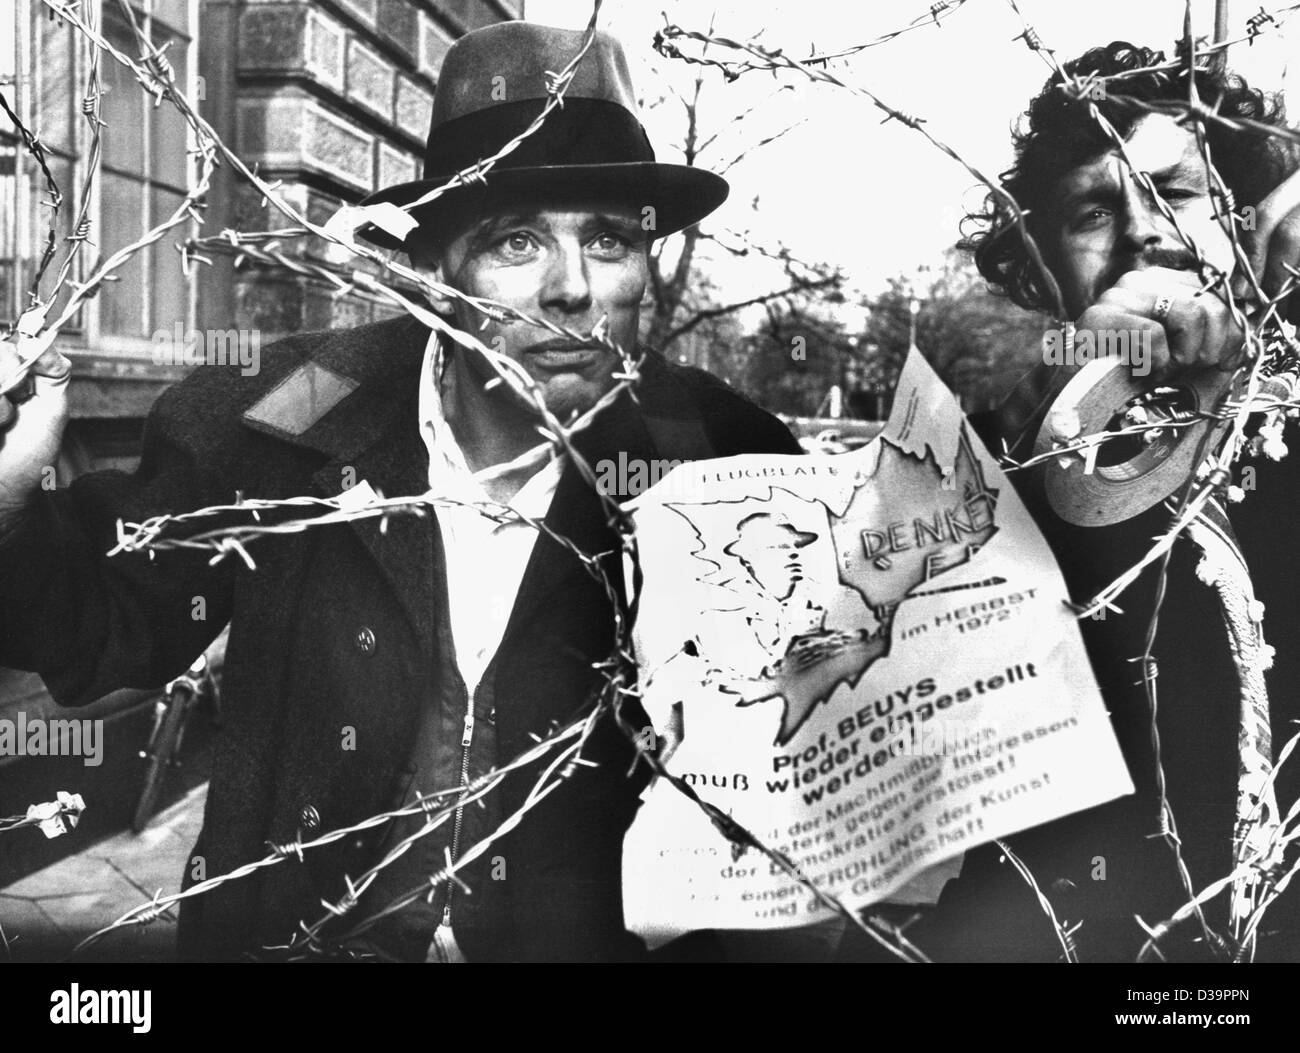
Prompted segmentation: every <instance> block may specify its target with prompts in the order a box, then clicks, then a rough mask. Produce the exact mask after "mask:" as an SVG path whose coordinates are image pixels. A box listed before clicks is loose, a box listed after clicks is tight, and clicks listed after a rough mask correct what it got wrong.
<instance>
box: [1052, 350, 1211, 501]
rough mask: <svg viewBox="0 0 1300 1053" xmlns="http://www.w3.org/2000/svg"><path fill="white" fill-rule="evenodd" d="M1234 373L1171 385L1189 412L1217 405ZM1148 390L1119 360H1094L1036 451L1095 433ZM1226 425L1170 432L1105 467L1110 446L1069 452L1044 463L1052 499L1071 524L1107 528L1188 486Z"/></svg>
mask: <svg viewBox="0 0 1300 1053" xmlns="http://www.w3.org/2000/svg"><path fill="white" fill-rule="evenodd" d="M1231 381H1232V374H1231V373H1226V372H1222V371H1219V370H1216V369H1207V370H1199V371H1197V372H1196V373H1194V374H1188V375H1187V376H1186V377H1185V378H1182V379H1181V380H1173V381H1170V382H1169V383H1168V384H1167V385H1166V386H1169V387H1175V388H1178V389H1180V390H1181V391H1182V393H1183V395H1184V398H1185V402H1184V403H1183V405H1184V406H1185V407H1186V408H1188V409H1213V408H1214V407H1216V406H1218V404H1219V403H1220V401H1221V400H1222V398H1223V395H1224V393H1225V392H1226V391H1227V389H1228V386H1229V384H1230V383H1231ZM1146 390H1147V388H1146V387H1145V386H1144V385H1143V383H1142V382H1141V381H1140V380H1139V379H1137V378H1134V377H1133V375H1132V374H1131V373H1130V372H1129V370H1128V368H1127V367H1126V366H1125V365H1124V363H1123V362H1122V361H1121V360H1120V359H1118V358H1101V359H1094V360H1093V361H1091V362H1089V363H1088V364H1087V365H1086V366H1084V367H1083V368H1082V369H1080V370H1079V372H1078V373H1076V374H1075V376H1074V377H1073V378H1072V379H1071V380H1070V382H1069V383H1068V384H1066V386H1065V388H1064V389H1063V390H1062V391H1061V394H1060V395H1059V396H1057V399H1056V401H1055V402H1054V403H1053V404H1052V408H1051V410H1050V411H1049V412H1048V414H1047V417H1046V419H1045V420H1044V422H1043V426H1042V428H1041V429H1040V430H1039V432H1038V438H1037V441H1036V442H1035V444H1034V452H1035V454H1044V453H1050V452H1051V451H1052V450H1053V449H1055V448H1057V447H1059V446H1060V445H1062V444H1064V443H1068V442H1070V441H1072V440H1075V439H1079V438H1082V437H1085V436H1089V435H1098V434H1100V433H1101V432H1104V431H1106V430H1108V429H1109V428H1110V427H1111V421H1112V420H1113V419H1114V418H1116V417H1122V416H1123V414H1124V411H1125V410H1126V409H1127V408H1128V407H1129V406H1130V405H1131V404H1132V403H1133V402H1134V400H1136V399H1138V398H1139V397H1140V396H1141V395H1142V394H1143V393H1144V391H1146ZM1227 427H1228V425H1227V423H1226V422H1222V421H1220V422H1215V421H1210V420H1198V421H1196V422H1195V423H1193V424H1190V425H1186V426H1180V427H1174V428H1166V429H1165V430H1164V431H1163V432H1162V433H1161V435H1160V436H1159V437H1158V438H1157V439H1155V440H1154V441H1153V442H1151V443H1149V444H1145V445H1143V446H1142V448H1141V449H1140V450H1139V451H1138V452H1136V453H1134V454H1133V456H1131V457H1129V458H1128V459H1127V460H1124V461H1120V462H1119V463H1106V462H1107V461H1108V460H1109V458H1107V457H1106V456H1105V452H1104V451H1105V450H1106V446H1105V445H1102V446H1101V447H1100V448H1099V449H1098V450H1094V451H1092V453H1093V454H1095V456H1089V455H1087V454H1088V451H1070V452H1066V453H1062V455H1061V456H1060V457H1059V458H1056V459H1054V460H1051V461H1048V462H1046V464H1045V471H1044V485H1045V487H1046V490H1047V500H1048V502H1049V503H1050V504H1051V506H1052V508H1053V509H1054V510H1055V512H1056V514H1057V515H1059V516H1060V517H1061V518H1062V519H1064V520H1065V521H1066V522H1069V523H1074V524H1076V525H1078V526H1109V525H1110V524H1112V523H1122V522H1124V520H1126V519H1132V518H1133V517H1134V516H1136V515H1139V514H1140V513H1142V512H1145V511H1146V510H1147V509H1148V508H1150V507H1151V506H1152V505H1155V504H1157V503H1158V502H1160V501H1163V500H1164V499H1165V498H1166V497H1168V496H1169V495H1170V494H1172V493H1174V491H1176V490H1177V489H1178V488H1179V487H1180V486H1182V485H1183V484H1184V483H1186V481H1187V478H1188V475H1189V474H1190V473H1191V472H1193V471H1194V470H1195V468H1196V459H1197V453H1198V451H1200V450H1202V441H1203V440H1204V438H1205V434H1206V431H1207V430H1208V429H1210V428H1213V434H1212V435H1211V438H1210V443H1209V444H1208V445H1206V446H1205V447H1204V450H1203V452H1202V453H1201V456H1202V457H1205V456H1208V454H1209V453H1210V452H1211V451H1212V450H1214V448H1215V446H1216V445H1217V443H1218V442H1219V440H1220V439H1221V438H1222V437H1223V434H1224V432H1225V431H1226V430H1227Z"/></svg>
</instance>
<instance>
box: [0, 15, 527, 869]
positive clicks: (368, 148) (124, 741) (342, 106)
mask: <svg viewBox="0 0 1300 1053" xmlns="http://www.w3.org/2000/svg"><path fill="white" fill-rule="evenodd" d="M131 6H132V9H133V12H134V15H135V18H136V19H137V20H138V21H139V22H140V23H141V24H142V25H143V27H144V28H145V29H146V30H147V31H148V32H149V33H150V36H151V39H152V40H153V41H154V43H155V45H161V44H163V43H168V44H169V46H168V50H167V56H168V60H169V61H170V62H171V64H172V66H173V69H174V70H175V74H176V78H177V81H178V82H179V83H180V84H182V85H183V86H184V87H185V89H186V91H187V94H188V95H189V97H190V98H191V99H195V100H198V102H199V107H200V112H201V113H202V115H203V116H204V118H205V119H206V120H208V121H209V122H210V123H211V124H212V126H213V127H214V128H215V129H216V131H217V132H218V134H219V135H220V136H221V137H222V138H223V140H224V141H225V142H226V143H227V144H229V145H230V146H231V147H232V148H233V149H234V150H235V152H236V153H237V154H238V155H239V156H240V157H241V158H242V159H243V160H244V161H245V162H246V163H248V164H249V165H250V166H255V167H256V169H257V171H258V172H259V173H260V174H261V175H262V176H263V177H264V178H266V179H267V180H268V181H271V182H274V181H279V185H280V193H281V194H282V195H283V196H284V198H285V199H286V200H288V201H289V202H291V203H292V204H293V205H294V206H295V207H296V208H297V209H298V210H300V211H301V212H304V213H305V214H306V215H308V216H309V217H310V218H311V219H312V220H313V221H314V222H318V223H323V222H324V221H325V220H327V219H328V218H329V217H330V216H331V215H333V214H334V212H335V211H336V210H337V209H338V208H339V207H340V205H342V204H343V203H345V202H351V201H355V200H357V199H358V198H360V197H361V196H363V195H364V194H366V193H368V192H369V191H371V190H373V189H375V188H376V187H379V186H384V185H387V184H390V183H395V182H400V181H403V180H407V179H412V178H416V177H418V175H419V171H420V157H421V155H422V153H423V145H424V139H425V136H426V134H427V132H428V122H429V116H430V109H431V104H432V98H433V90H434V86H435V85H436V83H437V78H438V72H439V69H440V67H441V63H442V59H443V57H444V56H445V55H446V53H447V49H448V48H449V47H450V46H451V44H452V42H453V41H454V40H456V39H457V38H458V37H459V36H461V35H462V34H464V33H465V32H467V31H469V30H471V29H476V28H479V27H480V26H484V25H488V24H491V23H494V22H499V21H503V20H508V19H513V18H520V17H523V2H522V0H315V2H311V3H308V2H306V0H275V2H264V0H132V4H131ZM79 11H80V12H81V14H82V15H83V17H86V18H88V19H93V20H94V22H95V24H98V25H99V26H100V27H101V28H102V32H103V33H104V35H105V36H106V37H107V39H108V40H109V41H110V42H111V43H113V44H114V45H115V46H117V47H119V48H121V50H123V51H125V52H127V53H128V54H132V55H136V54H138V53H139V49H138V48H137V47H136V46H135V44H134V40H133V38H132V36H131V34H130V32H129V29H128V27H127V23H126V22H125V20H124V18H123V16H122V14H121V13H120V10H119V8H118V5H117V3H116V2H115V0H83V2H82V3H81V4H80V6H79ZM0 28H2V29H4V30H6V32H3V33H0V92H3V93H4V95H5V98H6V99H7V100H8V102H9V103H10V105H11V106H12V107H13V109H14V110H15V112H16V113H17V114H18V115H19V117H20V118H21V119H22V121H23V123H24V124H25V125H26V126H27V127H28V128H29V129H33V130H34V131H35V132H36V133H37V134H38V136H39V138H40V140H41V141H42V143H43V144H44V146H45V148H46V151H47V154H48V164H49V168H50V170H51V173H52V174H53V176H54V178H55V180H56V182H57V183H58V185H59V187H60V189H61V190H62V192H63V194H64V197H65V200H64V203H63V205H62V208H61V210H60V229H59V235H60V238H62V237H63V236H64V235H66V234H67V233H70V230H69V227H70V224H71V218H72V217H73V216H75V215H76V213H77V210H78V208H79V207H80V204H81V202H80V200H79V199H78V198H79V195H80V192H81V187H82V186H83V184H84V181H85V178H86V175H87V171H88V156H89V146H90V133H89V130H88V126H87V122H86V121H85V120H84V118H83V116H82V112H81V108H82V98H83V96H84V95H85V86H86V84H87V77H88V74H89V72H90V67H89V56H88V51H87V49H86V47H85V45H84V42H83V41H82V40H81V38H80V37H79V36H78V35H77V34H76V33H75V32H74V31H73V30H72V29H71V28H70V27H68V26H67V25H65V24H64V23H62V22H61V21H59V20H58V19H56V18H54V17H52V16H51V14H50V13H49V11H48V10H47V9H46V8H44V6H43V5H42V4H41V3H40V2H39V0H0ZM9 29H12V33H9V32H7V31H8V30H9ZM100 71H101V78H102V86H103V89H104V90H103V95H102V103H101V106H102V110H101V114H102V117H103V120H104V121H105V127H104V129H103V138H102V150H103V156H102V165H101V166H100V168H99V170H98V172H97V174H96V178H95V180H94V181H93V183H92V184H91V189H90V194H89V218H90V227H89V244H87V246H86V250H85V251H84V252H83V254H82V256H81V259H80V261H79V263H78V265H77V268H76V269H75V270H74V271H73V278H74V280H75V279H76V278H79V277H82V276H84V275H85V274H87V273H89V271H90V270H91V269H92V268H93V267H94V266H95V265H96V264H97V263H98V262H99V260H100V259H101V258H102V257H103V256H105V255H107V254H108V253H109V252H112V251H114V250H115V249H117V248H119V247H120V246H122V245H125V244H129V243H130V242H132V241H134V240H136V239H137V238H139V237H140V235H141V234H142V233H143V232H144V231H145V230H147V229H149V228H150V227H152V226H154V225H156V224H157V223H158V222H159V221H160V219H161V218H163V217H165V216H166V215H168V214H170V213H171V212H173V211H174V210H175V208H176V205H177V203H178V202H180V201H181V200H182V199H183V197H184V193H185V188H186V187H187V186H188V185H190V184H191V181H192V180H193V179H194V175H195V172H194V167H195V162H194V158H193V155H192V154H191V153H189V151H190V149H191V148H192V147H193V145H194V142H193V138H192V134H191V132H190V130H189V128H188V126H187V125H186V124H185V122H184V121H183V120H182V119H181V118H180V116H179V114H177V113H176V112H175V111H174V110H173V109H172V108H171V107H169V106H165V105H164V106H161V107H156V106H154V105H153V100H152V99H151V98H150V97H149V96H148V95H147V94H146V93H144V92H143V91H142V90H141V89H140V87H139V85H137V84H136V82H135V81H134V80H133V78H132V77H131V75H130V74H129V73H128V72H126V70H125V69H124V67H122V66H121V65H120V64H118V63H116V62H114V61H112V60H111V59H108V58H105V59H103V60H102V61H101V64H100ZM0 123H2V124H3V126H2V127H0V323H12V322H13V321H14V320H16V319H17V317H18V316H19V314H21V313H22V311H23V310H24V309H25V308H26V307H27V306H28V303H29V290H30V287H31V282H32V278H33V275H34V274H35V273H36V266H37V262H38V260H39V259H40V256H41V253H42V250H43V247H44V244H45V239H46V238H47V236H48V231H49V228H50V216H51V212H50V207H49V203H48V202H49V195H48V193H47V190H46V185H45V181H44V179H43V177H42V174H41V172H40V170H39V169H38V168H37V166H36V165H35V164H34V163H33V161H32V159H31V158H30V157H29V156H28V153H27V151H26V150H25V148H24V147H23V145H22V143H21V142H20V141H19V139H18V138H17V136H16V135H15V134H14V133H13V129H12V128H11V127H9V126H8V124H7V122H0ZM205 206H206V207H205V209H204V219H205V222H204V224H203V226H202V228H199V227H198V226H197V225H187V226H186V227H181V228H177V229H175V230H173V231H171V232H169V234H168V235H167V236H165V237H164V238H163V239H162V240H161V241H160V242H159V243H158V244H155V245H153V246H151V247H149V248H148V249H146V250H145V251H143V252H141V253H139V254H138V255H137V256H136V257H135V258H134V259H133V260H132V261H131V262H130V263H129V264H128V265H126V266H124V267H123V268H121V269H120V270H119V271H118V279H117V280H116V281H115V282H113V283H112V284H111V285H107V286H105V287H104V288H103V289H102V290H101V292H100V293H99V294H98V295H96V296H94V297H93V298H91V299H89V300H87V301H86V302H85V303H84V304H83V306H82V307H81V308H80V310H79V311H78V312H77V315H76V316H75V318H73V319H72V322H71V324H69V325H67V326H65V327H64V329H63V330H62V335H61V337H60V341H59V346H60V348H61V349H62V350H63V351H64V352H65V353H67V355H68V356H69V358H71V359H72V361H73V368H74V374H73V380H72V384H71V388H70V395H71V405H72V421H71V423H70V425H69V427H68V430H67V433H66V437H65V441H64V447H63V451H62V454H61V456H60V462H59V464H58V465H57V471H56V475H57V483H58V485H60V486H65V485H67V484H68V483H69V482H70V481H71V479H72V478H73V477H75V476H76V475H78V474H80V473H82V472H85V471H89V470H93V469H97V468H106V467H118V468H123V469H130V468H132V467H133V466H134V463H135V460H136V458H137V456H138V446H139V440H140V435H141V432H142V427H143V423H144V418H145V416H146V415H147V413H148V410H149V407H150V406H151V405H152V404H153V401H154V400H155V399H156V398H157V396H158V395H159V394H160V393H161V392H162V391H163V389H164V388H166V387H167V386H168V385H170V384H172V383H174V382H175V381H177V380H179V379H181V378H182V377H183V376H184V375H185V373H186V372H187V371H188V369H189V368H192V367H191V366H187V365H185V364H184V363H183V362H177V361H175V360H168V359H167V358H166V356H160V355H159V354H158V346H159V345H158V342H157V339H156V338H157V336H158V334H160V333H162V334H167V333H173V332H176V331H177V330H179V331H181V332H182V333H188V332H190V331H191V330H197V331H198V332H200V333H204V332H207V331H210V330H215V331H221V332H224V333H230V332H231V331H238V332H239V333H240V334H241V336H242V337H247V338H250V339H253V340H255V341H256V342H257V345H259V346H265V345H266V344H268V343H270V342H271V341H273V340H275V339H277V338H278V337H279V336H282V335H284V334H286V333H289V332H294V331H297V330H302V329H316V328H328V327H341V326H349V325H355V324H359V323H363V322H367V321H371V320H373V319H376V318H380V317H383V316H384V315H385V314H386V313H389V312H390V311H391V309H390V308H387V307H385V306H382V305H380V304H377V303H375V302H374V301H373V300H372V299H370V298H368V297H366V296H363V295H359V294H354V293H349V294H345V295H338V294H336V293H335V291H334V286H332V285H331V284H330V283H328V282H326V281H322V280H320V279H316V278H307V277H301V276H296V275H294V274H290V273H286V272H285V271H284V270H283V269H277V270H269V269H266V268H263V267H260V266H247V267H245V266H241V267H238V268H236V267H235V266H234V261H233V259H232V258H231V257H229V256H222V255H216V254H214V255H213V257H212V259H213V262H212V265H211V266H194V267H192V268H190V272H189V273H188V274H186V273H184V272H183V270H182V268H181V266H180V254H179V253H178V252H177V251H176V245H177V243H178V242H180V241H181V240H182V239H183V238H186V237H190V236H195V235H198V234H200V233H202V234H204V235H207V234H214V233H219V232H221V231H222V230H224V229H226V228H236V229H239V230H243V231H257V230H267V229H278V228H283V227H286V226H287V225H288V222H287V220H286V219H285V218H284V217H283V215H282V214H280V213H278V212H276V211H275V210H273V209H270V208H269V207H267V206H265V204H264V203H263V202H262V201H261V200H260V198H259V196H258V195H257V194H256V193H255V192H253V191H251V189H250V188H249V187H248V186H247V184H244V183H242V181H240V180H239V179H238V178H237V177H236V176H234V175H233V174H232V173H231V172H230V171H229V168H228V166H226V167H222V168H221V169H219V170H218V173H217V176H216V179H215V181H214V183H213V185H212V187H211V191H210V193H209V194H208V196H207V198H206V201H205ZM65 247H66V246H65V243H62V242H60V244H59V246H58V248H59V255H58V256H57V257H56V261H55V264H54V265H53V266H51V267H50V268H49V270H48V272H47V275H46V279H45V281H44V283H43V285H42V294H43V295H47V294H48V290H49V289H50V288H51V280H52V278H53V275H54V274H55V272H56V271H57V270H58V264H59V262H60V261H61V259H62V255H63V252H64V249H65ZM280 247H281V250H282V251H284V252H285V253H286V254H288V255H292V256H297V257H299V258H304V259H308V260H310V261H312V262H314V263H317V264H322V265H324V266H327V267H330V268H332V269H335V270H337V271H339V272H340V273H347V272H348V271H350V270H351V269H352V268H353V267H354V266H355V263H354V262H353V261H351V260H348V259H345V258H341V257H340V256H339V255H338V252H337V250H336V249H333V247H331V246H328V245H327V244H326V243H324V242H322V241H321V239H317V238H310V239H301V238H299V239H292V238H291V239H285V240H284V241H283V242H282V243H281V246H280ZM59 306H60V305H59V303H57V302H56V304H55V306H54V309H53V312H52V314H51V317H53V314H57V312H58V310H59ZM230 368H237V367H230ZM0 587H3V583H0ZM155 694H156V693H148V692H140V691H124V692H118V693H117V694H116V695H110V696H108V697H107V698H105V699H102V700H101V701H100V702H98V703H96V704H95V705H93V706H92V707H89V710H88V711H83V712H81V713H79V714H78V716H82V717H91V718H103V719H104V721H105V730H104V738H105V741H104V746H105V749H104V754H105V758H106V762H105V765H104V768H103V769H91V768H85V767H84V766H82V765H81V764H80V762H79V760H77V759H76V758H72V759H67V763H63V762H59V761H56V760H54V759H53V758H41V762H40V763H32V762H30V761H25V760H24V759H22V758H14V757H0V814H9V813H11V812H14V811H20V810H22V808H25V806H26V804H28V803H32V802H34V801H41V800H51V799H53V796H54V792H55V791H56V790H60V789H62V790H73V791H81V792H83V793H84V795H85V796H86V799H87V802H88V805H89V808H88V811H87V815H86V818H85V820H84V821H83V824H82V827H80V828H79V829H78V830H77V831H76V832H75V833H74V834H72V835H70V836H68V837H65V838H60V839H59V840H58V841H54V842H46V841H44V839H41V838H36V837H32V838H22V843H21V845H20V844H19V843H18V842H14V843H12V844H7V845H6V846H5V847H6V849H7V850H8V851H7V852H6V853H3V854H0V855H2V856H3V858H0V883H3V881H4V880H5V879H7V878H13V877H14V876H16V875H17V874H18V873H23V872H27V871H29V870H31V869H34V868H35V867H36V866H39V865H43V863H45V862H48V861H49V860H50V859H51V858H53V857H54V856H56V855H59V854H63V853H67V852H72V851H77V850H78V849H79V848H81V847H84V846H85V844H86V843H88V842H89V841H90V840H93V839H94V838H95V837H97V836H100V835H102V834H103V833H105V832H107V831H108V830H111V829H113V828H115V827H120V826H121V825H124V823H125V821H126V818H127V816H129V814H130V809H131V806H132V803H133V799H134V796H135V795H137V794H138V793H139V789H140V783H141V780H142V778H143V768H142V767H139V768H138V770H137V765H135V764H133V763H132V762H133V761H134V758H135V752H136V750H138V749H139V748H140V747H142V746H143V745H144V744H145V742H146V741H147V739H148V734H149V727H150V721H151V714H152V711H153V698H154V697H155ZM18 710H23V711H24V712H26V714H27V717H28V719H31V718H34V717H38V716H42V715H46V714H52V713H56V712H58V713H60V714H61V715H66V714H62V711H57V709H56V707H54V705H53V702H52V701H51V700H50V698H49V696H48V695H47V694H46V692H45V690H44V688H43V686H42V684H41V682H40V679H39V677H37V676H35V675H34V674H28V673H20V672H17V671H14V670H6V669H0V719H3V718H5V717H6V716H10V717H12V716H13V715H14V714H15V713H16V712H17V711H18ZM196 737H197V736H196ZM127 769H129V770H127ZM173 789H175V787H173Z"/></svg>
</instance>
